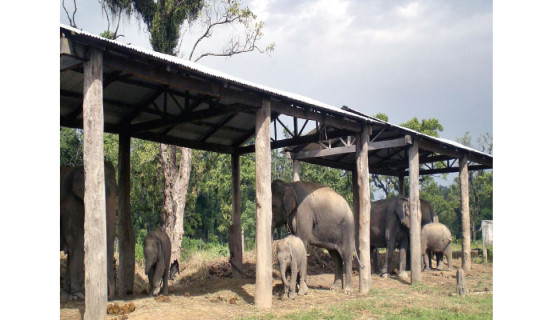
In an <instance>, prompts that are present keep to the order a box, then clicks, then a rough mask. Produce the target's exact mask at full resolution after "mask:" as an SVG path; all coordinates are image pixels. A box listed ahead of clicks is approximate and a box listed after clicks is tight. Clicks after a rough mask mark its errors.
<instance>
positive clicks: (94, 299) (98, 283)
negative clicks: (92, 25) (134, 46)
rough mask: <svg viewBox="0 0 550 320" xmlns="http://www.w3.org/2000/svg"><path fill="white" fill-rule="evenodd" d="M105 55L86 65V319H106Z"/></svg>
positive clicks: (94, 52)
mask: <svg viewBox="0 0 550 320" xmlns="http://www.w3.org/2000/svg"><path fill="white" fill-rule="evenodd" d="M102 76H103V55H102V53H101V51H99V50H97V49H93V48H91V49H90V59H89V60H88V61H86V62H85V63H84V92H83V94H84V98H83V105H82V113H83V129H84V214H85V218H84V265H85V266H86V267H85V272H84V279H85V288H86V294H85V300H86V302H85V306H86V307H85V312H84V319H106V318H107V285H106V284H107V222H106V217H105V174H104V170H105V169H104V162H103V83H102Z"/></svg>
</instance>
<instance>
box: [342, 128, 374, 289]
mask: <svg viewBox="0 0 550 320" xmlns="http://www.w3.org/2000/svg"><path fill="white" fill-rule="evenodd" d="M370 130H371V129H370V128H369V127H363V131H362V132H361V133H360V134H359V135H358V136H357V153H356V168H357V169H356V171H357V174H356V176H357V189H358V191H357V196H358V198H359V208H358V209H359V210H358V216H359V220H358V221H356V222H355V223H356V224H359V228H357V227H356V229H358V230H359V236H358V237H357V238H358V242H359V248H357V250H358V251H359V260H360V262H361V264H362V265H363V268H364V269H363V268H359V293H360V294H367V293H369V291H370V288H371V284H372V280H371V274H370V272H371V268H370V210H371V201H370V188H369V187H370V183H369V151H368V150H369V139H370ZM347 282H348V279H346V283H347Z"/></svg>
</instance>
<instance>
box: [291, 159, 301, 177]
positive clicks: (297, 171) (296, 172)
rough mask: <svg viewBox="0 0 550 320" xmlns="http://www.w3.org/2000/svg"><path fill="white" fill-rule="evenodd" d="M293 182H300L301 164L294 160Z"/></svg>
mask: <svg viewBox="0 0 550 320" xmlns="http://www.w3.org/2000/svg"><path fill="white" fill-rule="evenodd" d="M292 181H293V182H296V181H300V162H299V161H298V160H292Z"/></svg>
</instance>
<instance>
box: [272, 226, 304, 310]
mask: <svg viewBox="0 0 550 320" xmlns="http://www.w3.org/2000/svg"><path fill="white" fill-rule="evenodd" d="M277 260H278V261H279V267H280V269H281V278H282V280H283V284H284V287H285V293H284V295H285V296H286V295H287V294H288V297H289V298H290V299H294V298H295V297H296V281H297V279H298V277H299V279H300V280H299V283H300V290H299V291H298V295H299V296H302V295H304V294H306V293H307V284H306V278H307V253H306V247H305V246H304V243H303V242H302V240H300V238H298V237H296V236H293V235H289V236H287V237H286V238H284V239H282V240H280V241H279V242H278V243H277ZM288 269H290V281H289V280H287V278H286V272H287V270H288ZM289 288H290V293H289V292H288V291H289V290H288V289H289Z"/></svg>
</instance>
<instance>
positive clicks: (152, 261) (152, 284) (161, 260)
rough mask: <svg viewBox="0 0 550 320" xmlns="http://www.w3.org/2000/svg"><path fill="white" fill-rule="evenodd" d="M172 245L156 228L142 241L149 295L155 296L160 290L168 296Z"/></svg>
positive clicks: (165, 235)
mask: <svg viewBox="0 0 550 320" xmlns="http://www.w3.org/2000/svg"><path fill="white" fill-rule="evenodd" d="M171 251H172V245H171V243H170V239H169V238H168V235H167V234H166V232H164V230H162V229H160V228H157V229H154V230H152V231H151V232H149V234H148V235H147V237H146V238H145V240H143V253H144V255H145V274H146V275H147V277H148V278H149V295H153V296H156V295H158V294H159V292H160V290H161V284H162V294H163V295H168V278H169V276H170V253H171Z"/></svg>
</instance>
